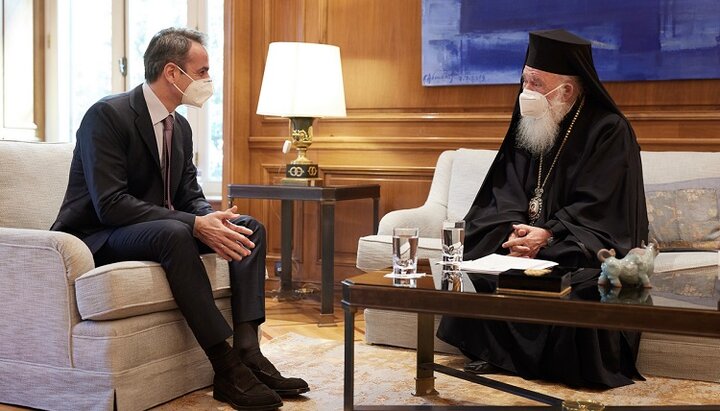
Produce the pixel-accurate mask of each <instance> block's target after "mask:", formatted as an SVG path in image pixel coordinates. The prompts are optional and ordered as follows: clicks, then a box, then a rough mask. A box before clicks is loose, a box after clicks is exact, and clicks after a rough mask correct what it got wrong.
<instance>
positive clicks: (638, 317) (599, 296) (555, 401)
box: [342, 266, 720, 410]
mask: <svg viewBox="0 0 720 411" xmlns="http://www.w3.org/2000/svg"><path fill="white" fill-rule="evenodd" d="M389 271H390V270H389V269H386V270H380V271H374V272H369V273H366V274H362V275H359V276H355V277H352V278H348V279H347V280H345V281H343V282H342V286H343V299H342V306H343V309H344V311H345V329H344V333H345V334H344V338H345V373H344V374H345V375H344V398H343V401H344V409H345V410H353V409H358V410H370V409H418V406H392V407H390V408H388V406H382V407H372V406H365V405H363V406H357V407H356V406H355V405H354V398H353V396H354V340H353V337H354V335H353V333H354V326H355V324H354V322H355V313H356V312H357V310H358V309H360V308H378V309H384V310H394V311H405V312H412V313H417V319H418V320H417V321H418V335H417V370H416V382H415V393H414V394H415V395H420V396H422V395H430V394H435V393H437V392H436V391H435V387H434V384H435V378H434V373H435V372H439V373H443V374H447V375H451V376H453V377H458V378H462V379H464V380H468V381H472V382H475V383H479V384H483V385H486V386H489V387H492V388H495V389H499V390H502V391H505V392H509V393H512V394H515V395H519V396H522V397H525V398H529V399H532V400H535V401H538V402H539V403H541V404H545V405H539V406H538V409H557V410H560V409H561V406H560V404H561V403H562V399H560V398H555V397H551V396H547V395H544V394H541V393H537V392H534V391H529V390H525V389H523V388H520V387H515V386H512V385H509V384H505V383H502V382H498V381H495V380H492V379H489V378H485V377H482V376H478V375H472V374H469V373H465V372H463V371H461V370H457V369H454V368H449V367H446V366H443V365H440V364H436V363H434V342H433V341H434V340H433V337H434V335H433V333H434V328H433V326H434V316H435V315H436V314H446V315H452V316H457V317H468V318H482V319H488V320H504V321H517V322H526V323H539V324H553V325H563V326H575V327H592V328H604V329H616V330H632V331H647V332H656V333H667V334H679V335H689V336H701V337H712V338H720V280H719V279H718V275H719V274H720V270H719V269H718V267H717V266H715V267H705V268H699V269H692V270H682V271H674V272H669V273H656V274H654V275H653V276H652V277H651V282H652V284H653V288H650V289H642V288H640V289H638V288H631V287H624V288H623V289H621V290H620V289H612V288H609V287H598V286H597V280H596V277H597V274H599V270H594V269H585V270H583V272H581V274H582V276H583V278H586V281H582V282H576V283H575V282H574V284H573V291H572V292H571V293H570V294H569V295H567V296H564V297H538V296H526V295H516V294H498V293H476V292H474V290H472V291H471V292H453V291H441V290H438V289H436V282H435V281H433V277H432V276H430V275H426V276H423V277H420V278H417V279H415V280H412V281H408V280H403V281H398V280H393V279H390V278H385V277H384V275H385V274H386V273H388V272H389ZM429 271H430V270H427V272H429ZM466 275H468V274H466ZM477 275H480V274H469V276H471V277H472V276H477ZM578 277H580V275H579V274H578ZM718 403H720V399H718ZM548 406H550V407H548ZM436 408H438V407H437V406H433V407H432V409H436ZM453 408H462V407H453ZM521 408H522V407H520V408H518V407H497V406H487V407H474V409H488V410H489V409H493V410H495V409H521ZM525 408H527V407H524V408H522V409H525ZM420 409H425V408H422V407H421V408H420ZM605 409H606V410H626V409H627V410H630V409H642V410H662V409H675V410H679V409H683V410H711V409H718V406H682V407H680V408H678V407H677V406H665V407H663V406H642V407H630V406H628V407H625V406H623V407H618V406H608V407H606V408H605Z"/></svg>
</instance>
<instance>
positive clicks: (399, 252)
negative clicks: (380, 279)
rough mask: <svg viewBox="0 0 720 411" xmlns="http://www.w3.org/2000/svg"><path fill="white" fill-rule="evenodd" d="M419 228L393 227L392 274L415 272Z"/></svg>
mask: <svg viewBox="0 0 720 411" xmlns="http://www.w3.org/2000/svg"><path fill="white" fill-rule="evenodd" d="M419 234H420V229H418V228H411V227H396V228H394V229H393V239H392V244H393V274H395V275H400V276H402V275H408V274H415V273H416V272H417V249H418V237H419Z"/></svg>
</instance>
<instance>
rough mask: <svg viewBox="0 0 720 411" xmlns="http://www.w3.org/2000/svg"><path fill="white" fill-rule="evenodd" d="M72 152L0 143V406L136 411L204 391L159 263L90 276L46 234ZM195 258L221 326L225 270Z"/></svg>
mask: <svg viewBox="0 0 720 411" xmlns="http://www.w3.org/2000/svg"><path fill="white" fill-rule="evenodd" d="M73 146H74V145H72V144H52V143H28V142H14V141H0V403H9V404H18V405H23V406H29V407H34V408H41V409H53V410H63V409H66V410H112V409H119V410H141V409H147V408H149V407H152V406H154V405H156V404H159V403H163V402H166V401H168V400H171V399H173V398H175V397H178V396H180V395H183V394H185V393H187V392H190V391H193V390H196V389H199V388H202V387H206V386H209V385H211V384H212V375H213V374H212V368H211V367H210V363H209V362H208V361H207V359H206V357H205V355H204V353H203V351H202V349H201V348H200V347H199V346H198V345H197V343H196V341H195V338H194V337H193V335H192V333H191V332H190V329H189V328H188V327H187V325H186V323H185V320H184V319H183V317H182V315H181V314H180V312H179V311H178V310H177V306H176V305H175V303H174V300H173V298H172V294H171V292H170V288H169V286H168V284H167V281H166V280H165V274H164V272H163V270H162V268H161V267H160V266H159V264H157V263H153V262H147V261H128V262H122V263H117V264H110V265H106V266H102V267H95V265H94V263H93V258H92V255H91V253H90V250H89V249H88V248H87V247H86V246H85V244H84V243H83V242H82V241H80V240H79V239H77V238H76V237H74V236H72V235H69V234H65V233H60V232H52V231H48V228H49V227H50V226H51V225H52V223H53V221H54V219H55V217H56V215H57V212H58V209H59V208H60V204H61V202H62V199H63V195H64V193H65V188H66V186H67V181H68V172H69V168H70V160H71V158H72V150H73ZM203 258H204V262H205V265H206V268H207V269H208V274H209V276H210V282H211V284H212V287H213V291H214V294H215V298H216V303H217V305H218V307H220V308H221V310H222V312H223V314H224V315H225V316H226V318H229V316H230V302H229V298H228V297H229V295H230V288H229V280H228V271H227V263H225V262H224V261H222V260H218V259H217V258H216V256H215V254H208V255H205V256H203ZM230 323H231V322H230Z"/></svg>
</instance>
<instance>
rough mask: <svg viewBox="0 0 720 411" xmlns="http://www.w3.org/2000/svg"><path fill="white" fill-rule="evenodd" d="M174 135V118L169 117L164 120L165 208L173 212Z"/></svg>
mask: <svg viewBox="0 0 720 411" xmlns="http://www.w3.org/2000/svg"><path fill="white" fill-rule="evenodd" d="M172 134H173V116H167V117H165V119H163V157H164V159H165V162H164V163H163V180H164V192H163V197H164V200H165V207H167V208H169V209H170V210H173V206H172V201H171V200H170V157H171V153H172Z"/></svg>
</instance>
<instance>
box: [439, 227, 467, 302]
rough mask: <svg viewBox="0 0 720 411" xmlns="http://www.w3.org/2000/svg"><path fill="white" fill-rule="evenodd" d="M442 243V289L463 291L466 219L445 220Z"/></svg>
mask: <svg viewBox="0 0 720 411" xmlns="http://www.w3.org/2000/svg"><path fill="white" fill-rule="evenodd" d="M440 235H441V243H442V264H443V270H442V281H441V289H442V290H451V291H462V288H463V287H462V272H461V271H460V262H462V259H463V251H464V244H465V221H462V220H460V221H443V224H442V233H441V234H440Z"/></svg>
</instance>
